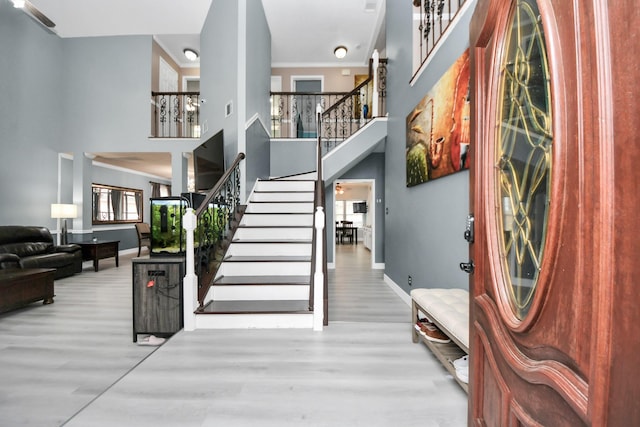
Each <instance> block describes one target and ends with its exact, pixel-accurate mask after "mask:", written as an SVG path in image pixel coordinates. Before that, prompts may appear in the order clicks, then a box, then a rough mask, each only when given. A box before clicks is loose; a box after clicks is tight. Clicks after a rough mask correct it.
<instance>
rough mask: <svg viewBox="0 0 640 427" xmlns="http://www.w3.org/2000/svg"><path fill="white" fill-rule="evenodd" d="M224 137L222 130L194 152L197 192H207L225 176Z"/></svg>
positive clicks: (194, 173)
mask: <svg viewBox="0 0 640 427" xmlns="http://www.w3.org/2000/svg"><path fill="white" fill-rule="evenodd" d="M224 170H225V169H224V135H223V131H222V130H221V131H220V132H218V133H217V134H215V135H213V136H212V137H211V138H209V139H207V140H206V141H205V142H203V143H202V144H201V145H200V146H199V147H197V148H196V149H195V150H193V175H194V180H195V190H196V191H203V192H207V191H209V190H210V189H211V188H213V186H215V185H216V183H217V182H218V180H219V179H220V178H221V177H222V175H224Z"/></svg>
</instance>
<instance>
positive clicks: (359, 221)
mask: <svg viewBox="0 0 640 427" xmlns="http://www.w3.org/2000/svg"><path fill="white" fill-rule="evenodd" d="M360 201H361V200H336V208H335V216H336V221H352V222H353V226H354V227H358V228H361V227H362V226H363V225H364V215H365V214H361V213H353V203H354V202H360Z"/></svg>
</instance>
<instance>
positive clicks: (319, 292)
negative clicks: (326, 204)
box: [313, 206, 324, 331]
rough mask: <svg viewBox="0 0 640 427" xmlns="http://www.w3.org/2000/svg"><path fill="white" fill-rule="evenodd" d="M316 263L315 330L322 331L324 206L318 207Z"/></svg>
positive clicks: (316, 216) (316, 215) (314, 281)
mask: <svg viewBox="0 0 640 427" xmlns="http://www.w3.org/2000/svg"><path fill="white" fill-rule="evenodd" d="M314 222H315V227H316V259H315V260H313V262H315V263H316V268H315V274H314V275H313V330H314V331H322V328H323V323H324V302H323V301H324V269H323V265H322V261H323V257H322V254H323V250H322V241H323V239H322V236H323V235H324V210H323V208H322V206H318V207H317V208H316V213H315V218H314Z"/></svg>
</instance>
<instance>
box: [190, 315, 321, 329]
mask: <svg viewBox="0 0 640 427" xmlns="http://www.w3.org/2000/svg"><path fill="white" fill-rule="evenodd" d="M312 327H313V314H311V313H304V314H303V313H297V314H220V315H216V314H198V315H196V329H278V328H290V329H295V328H305V329H310V328H312Z"/></svg>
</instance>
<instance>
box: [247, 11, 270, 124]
mask: <svg viewBox="0 0 640 427" xmlns="http://www.w3.org/2000/svg"><path fill="white" fill-rule="evenodd" d="M246 64H247V65H246V76H247V80H246V90H247V98H246V107H247V120H250V119H251V118H252V117H253V116H254V114H256V113H257V114H258V116H259V118H260V120H261V121H262V123H263V125H264V126H265V127H266V128H267V129H269V125H270V123H271V116H270V103H269V92H270V90H271V32H270V31H269V25H268V24H267V18H266V16H265V14H264V8H263V7H262V1H261V0H247V58H246Z"/></svg>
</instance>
